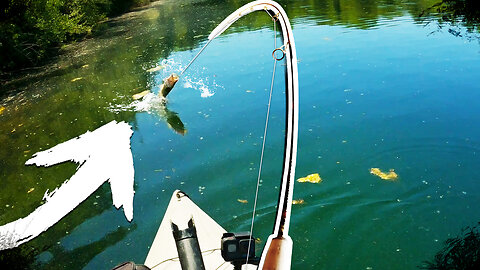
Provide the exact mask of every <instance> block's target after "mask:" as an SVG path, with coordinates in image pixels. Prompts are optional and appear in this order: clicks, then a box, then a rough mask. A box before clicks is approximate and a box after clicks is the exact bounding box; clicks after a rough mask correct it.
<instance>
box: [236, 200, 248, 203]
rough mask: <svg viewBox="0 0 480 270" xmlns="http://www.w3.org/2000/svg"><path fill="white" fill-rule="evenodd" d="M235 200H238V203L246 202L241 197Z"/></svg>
mask: <svg viewBox="0 0 480 270" xmlns="http://www.w3.org/2000/svg"><path fill="white" fill-rule="evenodd" d="M237 201H238V202H239V203H248V201H247V200H242V199H237Z"/></svg>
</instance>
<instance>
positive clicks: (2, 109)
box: [0, 106, 5, 114]
mask: <svg viewBox="0 0 480 270" xmlns="http://www.w3.org/2000/svg"><path fill="white" fill-rule="evenodd" d="M3 111H5V107H3V106H2V107H0V114H2V113H3Z"/></svg>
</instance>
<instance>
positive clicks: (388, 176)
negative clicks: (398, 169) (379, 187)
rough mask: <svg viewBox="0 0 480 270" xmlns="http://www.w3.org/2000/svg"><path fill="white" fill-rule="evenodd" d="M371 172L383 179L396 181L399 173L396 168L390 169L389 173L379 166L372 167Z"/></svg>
mask: <svg viewBox="0 0 480 270" xmlns="http://www.w3.org/2000/svg"><path fill="white" fill-rule="evenodd" d="M370 173H371V174H373V175H376V176H378V177H380V178H381V179H383V180H390V181H395V180H397V178H398V174H397V173H395V171H394V169H390V171H389V172H388V173H384V172H382V171H381V170H380V169H379V168H371V169H370Z"/></svg>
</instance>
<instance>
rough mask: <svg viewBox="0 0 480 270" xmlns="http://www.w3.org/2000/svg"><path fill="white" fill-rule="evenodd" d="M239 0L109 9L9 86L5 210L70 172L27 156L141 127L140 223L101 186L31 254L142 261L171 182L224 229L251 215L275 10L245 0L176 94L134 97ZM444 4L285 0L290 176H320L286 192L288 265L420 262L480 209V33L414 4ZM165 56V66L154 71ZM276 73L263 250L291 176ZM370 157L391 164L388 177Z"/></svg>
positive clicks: (54, 264) (2, 213)
mask: <svg viewBox="0 0 480 270" xmlns="http://www.w3.org/2000/svg"><path fill="white" fill-rule="evenodd" d="M240 2H241V3H237V1H226V2H225V1H221V2H215V1H181V2H179V3H178V2H176V1H161V2H158V3H156V4H155V5H153V7H151V8H148V9H143V10H141V11H138V12H134V13H130V14H127V15H125V16H123V17H121V18H118V19H115V20H113V21H111V22H109V23H107V24H105V27H104V29H101V30H100V31H99V32H98V33H97V34H96V36H95V37H94V38H92V39H90V40H87V41H85V42H81V43H79V44H75V45H72V46H70V48H67V49H66V52H65V55H64V56H61V57H59V59H58V60H56V62H55V63H54V64H52V66H51V67H49V69H48V70H47V71H46V72H43V73H39V74H33V75H31V76H30V77H27V78H24V79H21V80H17V81H14V82H11V83H9V84H7V85H4V86H3V88H4V89H3V93H4V94H2V97H1V101H0V104H1V105H2V106H3V107H5V109H4V110H3V112H2V113H1V114H0V142H1V144H2V146H1V147H0V177H1V182H2V184H1V189H0V224H5V223H8V222H11V221H13V220H15V219H18V218H20V217H23V216H26V215H27V214H29V213H30V212H31V211H33V210H34V209H35V208H36V207H38V206H39V205H40V204H41V201H42V197H43V194H44V193H45V191H46V190H47V189H49V190H53V189H55V187H58V186H60V185H61V184H62V183H63V181H64V180H65V179H67V178H69V177H70V176H71V175H72V174H73V173H74V172H75V168H76V165H75V164H70V163H65V164H61V165H58V166H54V167H51V168H35V167H31V166H25V165H24V163H25V161H26V160H27V159H29V158H30V157H31V155H32V154H34V153H36V152H38V151H40V150H42V149H43V150H45V149H48V148H50V147H52V146H54V145H57V144H59V143H61V142H63V141H66V140H68V139H71V138H73V137H75V136H78V135H80V134H83V133H84V132H86V131H87V130H94V129H96V128H98V127H100V126H102V125H103V124H105V123H107V122H109V121H111V120H114V119H115V120H117V121H126V122H128V123H129V124H130V125H132V126H133V129H134V134H133V136H132V138H131V147H132V153H133V156H134V165H135V191H136V193H135V199H134V219H133V222H132V223H128V222H127V221H126V220H125V217H124V215H123V213H122V212H121V211H118V210H116V209H115V208H114V207H113V205H112V202H111V193H110V187H109V185H108V184H106V183H105V184H104V185H103V186H102V187H101V188H100V189H99V190H97V192H96V193H94V194H93V195H92V196H90V197H89V199H87V200H86V201H85V202H84V203H82V204H81V205H80V206H79V207H78V208H76V209H75V210H74V211H73V212H71V213H70V214H69V215H68V216H66V217H65V218H64V219H62V220H61V221H60V222H59V223H58V224H56V225H55V226H54V227H52V228H50V229H49V230H48V231H47V232H45V233H44V234H42V235H41V236H39V237H38V238H36V239H35V240H33V241H31V242H29V243H28V244H26V246H28V247H32V248H34V249H35V250H36V252H37V254H38V255H37V256H35V257H34V258H33V259H32V258H30V259H31V260H32V263H34V264H36V266H35V268H37V269H64V268H65V269H110V268H112V267H113V266H115V265H116V264H118V263H120V262H123V261H128V260H133V261H136V262H140V263H141V262H143V261H144V259H145V257H146V254H147V252H148V249H149V247H150V244H151V242H152V241H153V237H154V236H155V233H156V230H157V229H158V226H159V223H160V221H161V219H162V217H163V214H164V211H165V209H166V206H167V203H168V201H169V198H170V196H171V194H172V192H173V191H174V190H175V189H182V190H183V191H185V192H186V193H188V194H189V195H190V197H191V198H192V199H193V200H194V201H195V202H196V203H197V204H198V205H199V206H200V207H202V208H203V209H204V210H205V211H206V212H207V213H209V214H210V215H211V216H212V217H213V218H214V219H216V220H217V221H218V222H219V223H220V224H221V225H222V226H223V227H224V228H226V229H227V230H228V231H246V230H248V229H249V225H250V222H251V221H250V218H251V211H252V206H253V199H254V192H255V182H256V176H257V173H258V171H257V170H258V162H259V156H260V150H261V142H262V136H263V126H264V121H265V113H266V104H267V102H268V89H269V87H270V79H271V72H272V66H273V62H272V58H271V51H272V49H273V48H274V47H273V46H274V45H273V39H274V38H273V37H274V32H273V25H272V22H271V20H270V17H269V16H268V15H266V14H264V13H254V14H251V15H249V16H248V17H247V18H245V19H241V20H240V21H238V22H237V23H236V24H235V27H234V28H233V29H231V30H228V31H227V32H226V33H225V34H224V35H223V36H221V37H220V38H218V39H216V40H215V41H214V42H212V43H211V44H210V45H209V47H208V48H207V49H206V50H205V52H204V53H203V54H202V55H201V56H200V57H199V58H198V60H197V61H196V62H195V64H194V65H193V66H192V67H191V68H190V69H189V70H188V72H187V73H186V76H185V77H183V78H182V79H181V81H180V82H179V83H178V84H177V86H176V88H175V90H174V91H173V92H172V93H171V94H170V96H169V102H168V104H167V107H166V108H164V107H160V108H156V109H151V110H149V111H148V112H141V111H137V110H135V109H134V108H132V107H131V106H129V105H130V104H131V103H132V98H131V96H132V95H133V94H135V93H138V92H141V91H144V90H151V91H153V92H158V90H159V86H160V84H161V82H162V79H163V78H164V77H166V76H167V75H169V74H170V73H171V72H172V71H175V72H177V73H178V72H179V71H180V70H181V67H183V66H185V65H186V64H187V63H188V61H189V60H190V58H191V57H192V56H193V55H195V53H196V52H197V51H198V49H199V48H200V47H201V46H202V45H203V44H204V43H205V39H206V37H207V36H208V34H209V32H210V31H211V30H213V28H214V27H215V26H216V25H217V24H218V23H219V22H220V21H221V20H222V19H223V18H224V17H226V16H227V15H228V14H229V13H230V12H232V11H234V10H235V9H236V8H238V7H239V6H240V5H241V4H243V3H244V1H240ZM437 2H438V1H434V0H431V1H429V0H424V1H422V0H418V1H413V0H411V1H380V0H379V1H373V0H372V1H288V2H282V3H284V4H285V8H286V11H287V13H288V14H289V16H290V17H291V21H292V23H293V26H294V34H295V41H296V45H297V54H298V57H299V60H300V62H299V81H300V124H299V148H298V161H297V171H296V174H297V178H298V177H303V176H306V175H308V174H311V173H319V174H320V176H321V177H322V179H323V182H322V183H320V184H309V183H296V185H295V191H294V198H295V199H303V200H304V201H305V203H304V204H302V205H294V206H293V216H292V226H291V236H292V238H293V240H294V243H295V244H294V251H293V260H292V268H293V269H414V268H416V267H417V266H418V265H421V263H422V262H423V261H425V260H429V259H432V257H433V255H434V254H435V253H436V252H437V251H439V250H440V249H441V248H442V246H443V242H444V241H445V240H446V239H448V238H449V237H452V236H455V235H457V234H458V233H459V232H460V231H461V229H462V228H464V227H466V226H471V225H474V224H476V223H477V222H478V221H479V220H480V214H479V212H478V205H479V203H480V195H479V193H478V191H479V190H480V181H479V180H480V171H479V170H478V164H479V162H480V125H479V122H480V77H479V76H478V74H479V72H480V45H479V43H478V40H477V39H475V38H473V39H472V38H467V37H465V36H464V35H462V37H456V36H455V35H452V34H451V32H449V31H448V25H443V26H442V27H440V26H439V24H438V23H437V19H436V17H435V16H433V17H431V18H423V20H422V19H419V18H418V15H419V14H421V13H422V11H423V10H425V9H427V8H429V7H431V6H433V5H434V4H435V3H437ZM455 29H456V30H460V31H462V30H464V29H462V27H461V26H456V28H455ZM157 65H164V66H165V68H163V69H160V70H158V71H154V72H149V69H150V68H152V67H155V66H157ZM280 67H281V66H280ZM277 70H278V69H277ZM282 75H283V71H281V69H280V71H278V72H277V76H276V80H275V90H274V94H273V100H272V112H271V119H270V125H269V130H268V136H267V146H266V152H265V161H264V168H263V173H262V186H261V187H260V197H259V210H258V216H257V217H256V224H255V230H254V234H255V235H256V236H257V237H259V238H260V239H261V240H262V242H261V243H260V244H259V246H258V252H257V253H258V254H260V250H261V247H262V245H263V244H264V241H265V239H266V237H267V236H268V234H269V233H270V232H271V230H272V228H273V218H274V212H275V205H276V202H277V192H278V189H277V185H278V184H279V179H280V175H281V164H282V159H283V157H282V155H283V149H282V147H283V139H284V137H283V129H284V114H285V112H284V109H285V108H284V103H285V99H284V92H283V87H284V78H283V76H282ZM179 121H181V123H182V124H183V126H182V124H179V123H180V122H179ZM175 128H176V130H175ZM183 129H186V133H185V135H181V134H179V130H181V131H182V132H184V130H183ZM373 167H378V168H381V169H382V170H384V171H388V170H389V169H394V170H395V172H397V173H398V175H399V178H398V180H397V181H393V182H392V181H384V180H381V179H380V178H378V177H376V176H374V175H371V174H370V173H369V170H370V168H373ZM31 188H34V190H31ZM28 191H30V192H28ZM237 199H242V200H248V203H247V204H242V203H239V202H238V201H237Z"/></svg>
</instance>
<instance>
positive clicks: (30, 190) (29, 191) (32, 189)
mask: <svg viewBox="0 0 480 270" xmlns="http://www.w3.org/2000/svg"><path fill="white" fill-rule="evenodd" d="M34 190H35V188H33V187H32V188H31V189H29V190H28V191H27V193H31V192H32V191H34Z"/></svg>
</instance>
